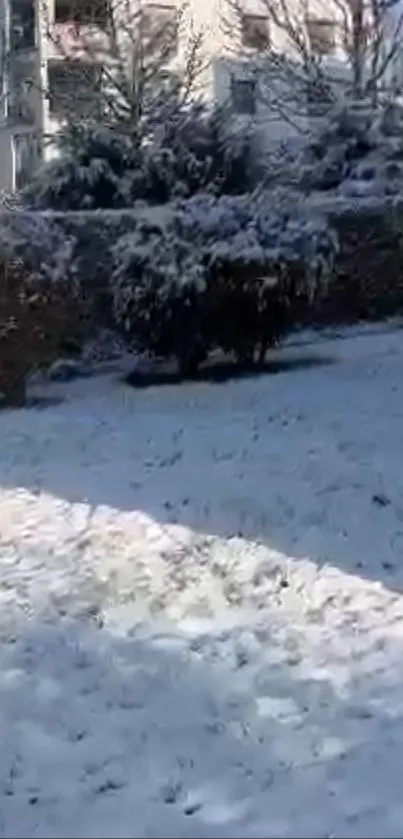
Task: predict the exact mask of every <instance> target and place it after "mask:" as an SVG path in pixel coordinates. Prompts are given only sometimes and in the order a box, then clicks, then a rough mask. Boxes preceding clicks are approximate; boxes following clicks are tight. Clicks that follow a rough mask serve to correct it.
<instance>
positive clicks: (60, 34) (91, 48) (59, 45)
mask: <svg viewBox="0 0 403 839" xmlns="http://www.w3.org/2000/svg"><path fill="white" fill-rule="evenodd" d="M107 53H108V34H107V32H105V30H104V29H101V27H99V26H97V25H96V24H91V23H86V24H76V23H72V22H69V23H54V24H53V26H49V29H48V37H47V58H48V60H50V61H57V60H63V59H69V60H70V61H83V62H88V63H92V62H93V61H95V62H97V63H98V62H100V61H102V59H103V58H104V57H105V56H106V55H107Z"/></svg>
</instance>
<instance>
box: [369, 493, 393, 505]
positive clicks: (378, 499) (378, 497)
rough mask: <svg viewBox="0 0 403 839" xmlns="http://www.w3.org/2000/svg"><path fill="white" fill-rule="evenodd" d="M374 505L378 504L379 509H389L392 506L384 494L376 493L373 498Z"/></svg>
mask: <svg viewBox="0 0 403 839" xmlns="http://www.w3.org/2000/svg"><path fill="white" fill-rule="evenodd" d="M372 502H373V504H377V506H378V507H388V506H389V504H390V498H387V496H386V495H383V493H375V494H374V495H373V496H372Z"/></svg>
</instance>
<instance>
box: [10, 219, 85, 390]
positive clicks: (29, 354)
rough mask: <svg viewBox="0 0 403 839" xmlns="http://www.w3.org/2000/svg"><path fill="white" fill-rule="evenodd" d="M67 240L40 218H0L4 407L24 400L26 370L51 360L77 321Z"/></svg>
mask: <svg viewBox="0 0 403 839" xmlns="http://www.w3.org/2000/svg"><path fill="white" fill-rule="evenodd" d="M72 253H73V243H72V241H70V240H68V239H66V238H65V237H64V236H63V234H62V233H61V232H60V231H59V230H58V229H57V228H56V227H55V226H53V225H51V224H50V223H48V222H47V221H46V220H45V219H44V218H42V217H40V216H38V217H36V216H34V215H32V214H26V213H20V212H18V211H16V212H15V213H6V214H3V215H2V216H1V218H0V299H1V306H0V394H1V395H2V398H3V400H5V402H6V403H7V404H9V405H21V404H23V403H24V401H25V391H26V381H27V376H28V374H29V373H30V372H31V371H32V370H33V369H34V368H35V367H37V366H38V365H40V364H41V363H46V362H48V361H51V360H52V358H53V357H54V356H55V355H56V354H57V348H58V345H59V342H60V339H61V336H62V335H63V330H66V327H67V324H68V323H70V324H71V323H72V322H74V321H75V320H76V319H77V310H76V307H75V305H74V298H75V294H74V290H75V287H74V276H72Z"/></svg>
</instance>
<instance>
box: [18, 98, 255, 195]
mask: <svg viewBox="0 0 403 839" xmlns="http://www.w3.org/2000/svg"><path fill="white" fill-rule="evenodd" d="M166 109H167V113H166V114H165V113H164V110H163V108H162V106H161V107H160V109H159V110H158V113H156V114H155V115H154V120H153V121H150V122H149V123H148V124H147V126H145V127H144V131H143V134H142V135H141V136H139V137H138V138H136V139H133V138H131V137H128V136H127V135H125V134H121V133H119V130H118V129H117V128H116V129H113V130H112V129H109V128H105V127H102V126H101V127H97V126H94V125H79V126H78V127H77V128H76V129H72V128H70V129H69V133H68V134H66V135H65V136H64V138H63V142H62V144H61V148H60V157H58V158H57V159H55V160H53V161H51V162H49V163H47V164H45V165H44V166H43V167H42V168H41V169H40V170H39V171H38V172H37V173H36V174H35V176H34V179H33V181H32V183H31V184H30V185H29V186H28V187H27V188H26V190H25V191H24V195H23V200H24V202H25V204H26V205H27V206H29V207H31V208H34V209H55V210H82V209H112V208H123V207H125V208H130V207H132V206H133V203H134V202H135V201H138V200H142V201H146V202H147V203H150V204H162V203H165V202H167V201H169V200H171V199H172V198H174V197H179V196H190V195H193V194H195V193H196V192H199V191H201V190H205V189H209V190H211V191H213V192H215V193H216V194H219V193H240V192H243V191H244V190H245V189H248V188H249V187H250V185H251V182H252V176H253V174H254V170H253V167H252V161H253V151H254V139H253V135H252V134H251V133H250V132H249V131H248V130H246V129H245V130H242V131H237V132H235V131H234V130H233V129H230V123H229V122H228V120H227V119H226V118H225V116H224V114H222V113H221V112H216V111H213V112H212V113H210V112H209V111H208V110H207V109H205V108H204V107H202V106H198V105H189V106H185V105H178V107H177V108H174V109H173V108H172V104H171V105H170V108H169V110H168V103H167V104H166ZM254 168H256V167H254Z"/></svg>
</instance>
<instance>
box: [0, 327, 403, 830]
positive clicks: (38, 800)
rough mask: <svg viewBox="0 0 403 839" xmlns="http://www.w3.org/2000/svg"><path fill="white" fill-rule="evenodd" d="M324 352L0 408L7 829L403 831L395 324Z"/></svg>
mask: <svg viewBox="0 0 403 839" xmlns="http://www.w3.org/2000/svg"><path fill="white" fill-rule="evenodd" d="M313 351H314V352H315V353H316V354H317V356H318V357H320V356H324V357H326V358H328V357H331V358H332V359H333V363H332V364H330V363H329V364H328V365H322V366H318V367H310V368H309V369H308V368H307V369H303V368H300V369H298V370H295V371H293V372H292V371H290V370H288V371H287V372H282V373H278V374H277V375H273V376H266V377H264V378H260V379H255V380H248V381H243V382H232V383H228V384H226V385H212V384H208V385H207V384H197V385H196V384H195V385H189V386H182V387H177V386H175V387H170V388H168V387H167V388H160V389H150V390H146V391H135V390H133V389H130V388H127V387H125V386H124V385H122V384H121V383H120V382H119V381H118V379H117V377H116V375H115V374H110V375H103V376H98V377H96V378H94V379H92V380H89V381H81V382H77V383H74V384H69V385H59V384H58V385H55V384H52V385H49V386H48V387H47V394H48V395H55V396H58V395H60V396H61V398H62V399H63V401H62V403H61V404H55V405H53V406H52V405H51V406H50V407H49V406H48V407H42V408H38V409H35V410H25V411H20V412H5V411H4V412H2V413H1V414H0V441H1V442H0V550H1V555H0V556H1V565H0V742H1V750H0V836H3V837H10V839H11V837H22V836H36V837H67V836H74V837H79V836H85V837H101V836H105V837H113V836H115V837H135V836H136V837H137V836H144V837H158V836H167V837H174V836H181V837H191V839H193V837H214V836H218V837H232V836H234V837H241V836H245V835H246V836H248V837H266V836H267V837H275V836H276V837H293V836H295V837H325V836H326V837H330V836H335V837H358V836H362V835H366V836H371V837H378V836H379V837H386V836H393V837H402V836H403V795H402V769H403V469H402V454H403V331H399V330H395V331H393V330H391V331H386V332H385V333H384V334H376V333H375V331H374V332H372V331H371V330H369V331H368V333H367V334H364V335H361V336H358V337H357V336H354V334H352V335H351V336H350V337H347V338H346V339H345V340H339V341H337V340H333V341H328V342H318V343H317V344H316V346H315V347H314V348H312V347H307V346H304V347H302V348H301V349H300V351H299V352H300V354H303V353H305V354H307V355H308V354H309V355H312V352H313ZM287 352H291V350H288V351H286V352H285V355H287ZM292 352H293V353H295V352H296V350H295V348H294V349H293V350H292Z"/></svg>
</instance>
